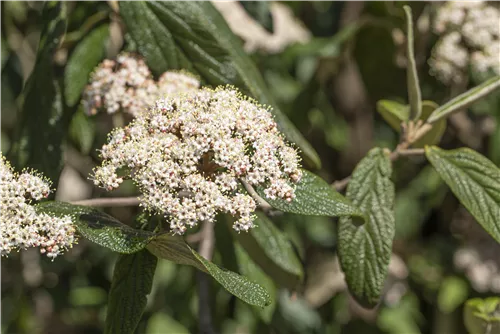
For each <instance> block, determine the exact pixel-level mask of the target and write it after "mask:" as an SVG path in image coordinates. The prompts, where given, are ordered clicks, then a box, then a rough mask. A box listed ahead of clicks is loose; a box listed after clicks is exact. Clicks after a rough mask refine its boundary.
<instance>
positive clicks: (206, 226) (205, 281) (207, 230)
mask: <svg viewBox="0 0 500 334" xmlns="http://www.w3.org/2000/svg"><path fill="white" fill-rule="evenodd" d="M202 224H203V225H202V227H201V231H200V234H201V236H202V239H201V242H200V246H199V248H198V252H199V253H200V255H201V256H203V257H204V258H205V259H207V260H209V261H210V260H211V259H212V255H213V251H214V244H215V235H214V226H213V223H211V222H208V221H204V222H203V223H202ZM196 280H197V283H198V284H197V285H198V317H199V327H198V330H199V333H200V334H214V333H215V330H214V328H213V325H212V314H211V310H210V281H209V278H208V275H207V274H206V273H204V272H202V271H199V270H198V271H197V273H196Z"/></svg>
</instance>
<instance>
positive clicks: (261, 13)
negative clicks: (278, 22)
mask: <svg viewBox="0 0 500 334" xmlns="http://www.w3.org/2000/svg"><path fill="white" fill-rule="evenodd" d="M239 2H240V3H241V5H242V6H243V8H245V10H246V11H247V13H248V14H249V15H250V16H251V17H253V18H254V19H255V20H256V21H257V22H259V23H260V24H261V25H262V26H263V27H264V28H265V29H266V30H267V31H269V32H271V33H272V32H273V16H272V14H271V1H270V0H239Z"/></svg>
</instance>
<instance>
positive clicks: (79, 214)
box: [36, 201, 154, 254]
mask: <svg viewBox="0 0 500 334" xmlns="http://www.w3.org/2000/svg"><path fill="white" fill-rule="evenodd" d="M36 209H37V211H38V212H43V213H47V214H49V215H53V216H59V217H61V216H66V215H69V216H71V218H72V220H73V224H75V227H76V229H77V231H78V232H79V233H80V234H81V235H82V236H83V237H85V238H86V239H88V240H90V241H92V242H94V243H96V244H98V245H100V246H103V247H106V248H109V249H111V250H112V251H114V252H118V253H124V254H131V253H135V252H138V251H140V250H141V249H143V248H144V247H146V245H147V244H148V243H149V242H150V241H151V239H152V238H153V237H154V234H153V233H151V232H148V231H143V230H137V229H134V228H132V227H130V226H127V225H125V224H123V223H121V222H120V221H118V220H117V219H115V218H114V217H112V216H110V215H108V214H105V213H104V212H101V211H98V210H96V209H94V208H91V207H88V206H82V205H73V204H69V203H65V202H56V201H49V202H43V203H40V204H38V205H37V206H36Z"/></svg>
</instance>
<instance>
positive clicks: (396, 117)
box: [377, 100, 410, 132]
mask: <svg viewBox="0 0 500 334" xmlns="http://www.w3.org/2000/svg"><path fill="white" fill-rule="evenodd" d="M377 111H378V113H379V114H380V115H381V116H382V117H383V118H384V120H385V121H386V122H387V124H389V125H390V126H391V127H392V128H393V129H394V130H396V131H397V132H400V131H401V123H403V122H406V121H407V120H408V117H409V113H410V111H409V109H408V106H407V105H404V104H401V103H399V102H396V101H391V100H380V101H378V102H377Z"/></svg>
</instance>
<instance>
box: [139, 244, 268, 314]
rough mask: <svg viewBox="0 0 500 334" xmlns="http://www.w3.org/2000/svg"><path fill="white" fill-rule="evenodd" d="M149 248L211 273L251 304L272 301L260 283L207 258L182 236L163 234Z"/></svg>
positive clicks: (258, 304)
mask: <svg viewBox="0 0 500 334" xmlns="http://www.w3.org/2000/svg"><path fill="white" fill-rule="evenodd" d="M147 248H148V250H149V251H150V252H151V253H153V254H154V255H156V256H157V257H161V258H163V259H166V260H169V261H172V262H175V263H178V264H187V265H190V266H193V267H195V268H197V269H199V270H201V271H203V272H206V273H207V274H210V275H211V276H212V277H213V278H214V279H215V280H216V281H217V282H219V284H220V285H222V286H223V287H224V288H225V289H226V290H227V291H229V292H230V293H231V294H233V295H235V296H236V297H238V298H240V299H241V300H243V301H244V302H246V303H248V304H250V305H256V306H260V307H264V306H267V305H269V304H270V303H271V297H270V296H269V293H268V292H267V291H266V290H265V289H264V288H263V287H261V286H260V285H259V284H257V283H254V282H251V281H249V280H248V279H246V278H245V277H243V276H240V275H238V274H236V273H234V272H232V271H229V270H226V269H223V268H221V267H219V266H217V265H216V264H214V263H212V262H210V261H208V260H206V259H205V258H203V257H202V256H201V255H200V254H198V253H197V252H196V251H195V250H193V249H192V248H191V247H189V245H188V244H187V243H186V242H185V241H184V239H183V238H181V237H176V236H171V235H169V234H163V235H161V236H159V237H157V238H155V239H153V240H152V241H151V243H150V244H149V245H148V246H147Z"/></svg>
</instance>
